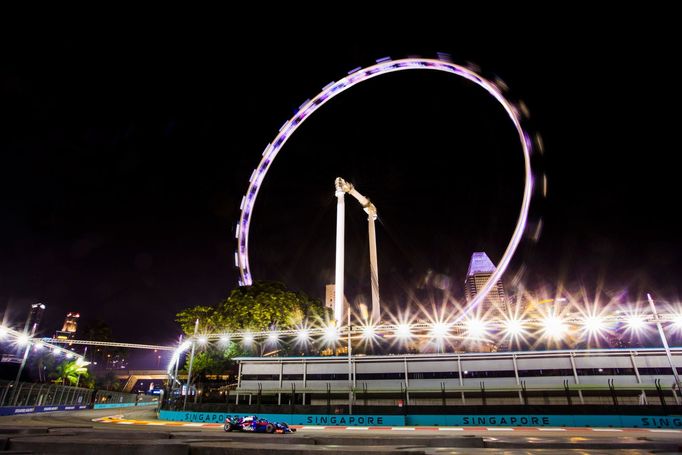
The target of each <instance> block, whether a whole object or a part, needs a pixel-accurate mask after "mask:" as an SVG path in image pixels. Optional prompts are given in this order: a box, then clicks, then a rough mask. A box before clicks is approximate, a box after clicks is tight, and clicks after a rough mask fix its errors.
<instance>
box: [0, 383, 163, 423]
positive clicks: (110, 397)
mask: <svg viewBox="0 0 682 455" xmlns="http://www.w3.org/2000/svg"><path fill="white" fill-rule="evenodd" d="M156 404H158V398H157V397H156V396H151V395H139V394H134V393H123V392H115V391H107V390H93V389H86V388H83V387H71V386H65V385H61V384H49V383H30V382H20V383H18V384H17V385H16V388H15V386H14V383H13V382H10V381H0V416H2V415H17V414H31V413H36V412H54V411H74V410H82V409H92V408H94V409H99V408H120V407H129V406H151V405H156Z"/></svg>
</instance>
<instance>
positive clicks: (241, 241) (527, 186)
mask: <svg viewBox="0 0 682 455" xmlns="http://www.w3.org/2000/svg"><path fill="white" fill-rule="evenodd" d="M439 57H440V56H439ZM406 70H431V71H443V72H447V73H451V74H453V75H455V76H459V77H463V78H464V79H467V80H469V81H471V82H473V83H475V84H476V85H478V86H479V87H481V88H483V89H484V90H486V91H487V92H488V93H489V94H490V95H492V96H493V97H494V98H495V99H496V100H497V101H498V102H499V103H500V104H501V105H502V107H503V108H504V110H505V111H506V112H507V115H509V118H510V119H511V121H512V123H513V124H514V127H515V128H516V131H517V133H518V137H519V140H520V142H521V148H522V151H523V160H524V174H525V182H524V189H523V199H522V202H521V211H520V213H519V217H518V220H517V221H516V227H515V228H514V232H513V233H512V236H511V239H510V241H509V243H508V245H507V248H506V249H505V251H504V254H503V255H502V258H501V259H500V261H499V263H498V264H497V267H496V269H495V271H494V272H493V274H492V275H491V276H490V278H489V279H488V282H487V283H486V285H485V286H484V287H483V288H482V289H481V290H480V292H478V294H477V295H476V296H475V297H474V299H473V300H472V301H471V302H470V303H469V304H468V305H467V307H466V309H465V311H464V313H463V314H462V315H461V316H460V317H464V315H465V314H466V313H467V312H468V311H470V310H471V309H473V308H475V307H477V306H478V305H479V303H480V302H481V301H483V299H485V297H486V296H487V294H488V292H489V291H490V290H491V289H492V288H493V286H495V284H496V283H497V281H498V280H499V279H500V278H502V275H503V274H504V272H505V271H506V269H507V267H508V266H509V263H510V261H511V259H512V256H513V255H514V252H515V251H516V248H517V247H518V245H519V242H520V241H521V238H522V236H523V233H524V231H525V228H526V223H527V219H528V211H529V208H530V201H531V196H532V191H533V178H532V173H531V153H532V151H533V143H532V140H531V138H530V135H529V133H528V132H527V131H526V130H525V129H524V127H523V126H522V123H523V120H524V115H526V114H525V109H524V108H517V107H516V106H514V105H513V104H512V103H511V102H510V101H509V100H508V99H507V98H506V97H505V96H504V95H503V94H502V89H501V88H500V87H499V86H498V85H497V84H496V83H495V82H492V81H490V80H488V79H486V78H484V77H482V76H481V75H480V74H478V73H476V72H475V71H473V70H472V69H470V68H467V67H465V66H461V65H457V64H455V63H452V62H450V61H449V60H447V59H441V58H438V59H430V58H421V57H408V58H404V59H399V60H391V59H390V58H384V59H379V60H377V63H376V64H375V65H372V66H369V67H367V68H356V69H354V70H352V71H350V72H349V74H348V76H346V77H344V78H343V79H341V80H339V81H337V82H330V83H329V84H327V85H326V86H325V87H324V88H323V89H322V91H321V92H320V93H319V94H317V96H315V97H314V98H312V99H309V100H306V101H305V102H304V103H303V104H301V106H300V107H299V109H298V111H297V112H296V113H295V114H294V116H293V117H291V118H290V119H289V120H287V121H286V122H285V123H284V124H283V125H282V127H281V128H280V130H279V133H278V134H277V136H275V138H274V140H273V141H272V143H270V144H268V145H267V147H265V150H264V151H263V158H262V159H261V162H260V164H259V165H258V167H257V168H256V169H255V170H254V171H253V173H252V174H251V178H250V179H249V187H248V190H247V191H246V195H245V196H244V197H243V199H242V203H241V206H240V209H241V215H240V218H239V224H237V227H236V232H235V236H236V238H237V251H236V253H235V265H236V266H237V267H238V268H239V274H240V280H239V285H240V286H248V285H251V284H252V283H253V278H252V276H251V269H250V265H249V227H250V223H251V218H252V216H253V210H254V206H255V203H256V198H257V196H258V191H259V190H260V187H261V184H262V183H263V179H264V178H265V175H266V174H267V172H268V169H269V168H270V165H271V164H272V162H273V161H274V160H275V158H276V157H277V155H278V154H279V152H280V151H281V150H282V147H283V146H284V144H285V143H286V141H287V140H288V139H289V138H290V137H291V135H292V134H293V133H294V131H296V129H298V127H299V126H301V124H303V122H304V121H305V120H306V119H308V118H309V117H310V116H311V115H312V114H313V112H315V111H316V110H317V109H319V108H320V107H321V106H323V105H324V104H325V103H326V102H328V101H329V100H330V99H332V98H334V97H335V96H337V95H339V94H340V93H342V92H344V91H346V90H348V89H349V88H351V87H353V86H355V85H357V84H359V83H361V82H364V81H367V80H369V79H372V78H374V77H376V76H381V75H383V74H389V73H393V72H396V71H406Z"/></svg>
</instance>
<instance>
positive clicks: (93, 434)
mask: <svg viewBox="0 0 682 455" xmlns="http://www.w3.org/2000/svg"><path fill="white" fill-rule="evenodd" d="M114 413H115V412H112V410H96V411H93V410H89V411H76V412H60V413H51V414H40V415H25V416H16V417H2V418H0V455H1V454H2V450H10V451H14V452H15V453H17V452H18V453H41V454H47V453H78V454H79V455H86V454H90V453H92V454H95V453H96V454H97V455H107V454H109V453H112V454H114V453H116V454H119V453H126V454H137V453H139V454H155V453H159V454H163V455H175V454H183V455H185V454H187V455H189V454H190V453H191V454H233V453H234V454H237V453H249V454H253V455H258V454H274V453H282V454H306V455H313V454H318V453H329V452H346V453H371V454H393V453H404V452H408V453H424V454H435V453H448V454H459V453H471V451H472V449H474V448H475V449H477V451H482V452H481V453H507V454H514V453H549V452H550V450H551V451H552V452H553V453H557V450H560V451H561V453H570V452H571V451H575V452H576V453H584V452H585V450H588V451H589V452H590V453H621V452H620V451H622V450H623V449H628V450H629V451H628V453H652V452H654V451H655V452H659V453H660V452H661V451H665V452H677V451H678V450H679V449H680V447H682V431H680V430H663V429H628V428H622V429H621V428H528V427H524V428H505V427H325V426H300V427H298V431H297V432H296V433H295V434H291V435H267V434H248V433H225V432H223V431H222V425H220V424H210V423H187V422H167V421H160V420H157V419H156V416H155V413H154V411H152V410H147V409H135V410H130V411H129V410H121V411H119V412H118V413H116V414H118V415H115V416H114V415H112V414H114Z"/></svg>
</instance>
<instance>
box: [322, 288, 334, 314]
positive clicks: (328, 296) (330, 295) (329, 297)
mask: <svg viewBox="0 0 682 455" xmlns="http://www.w3.org/2000/svg"><path fill="white" fill-rule="evenodd" d="M335 288H336V287H335V286H334V285H333V284H328V285H326V286H325V287H324V307H325V308H330V309H332V310H334V292H335Z"/></svg>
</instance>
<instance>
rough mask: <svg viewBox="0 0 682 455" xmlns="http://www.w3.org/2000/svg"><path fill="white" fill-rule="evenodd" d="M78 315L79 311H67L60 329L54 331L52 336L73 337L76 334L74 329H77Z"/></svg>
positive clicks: (60, 337)
mask: <svg viewBox="0 0 682 455" xmlns="http://www.w3.org/2000/svg"><path fill="white" fill-rule="evenodd" d="M80 317H81V315H80V313H73V312H71V313H67V314H66V318H65V319H64V325H63V326H62V329H61V330H57V332H55V334H54V338H59V339H62V340H68V339H71V338H73V337H74V336H75V335H76V331H77V330H78V318H80Z"/></svg>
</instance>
